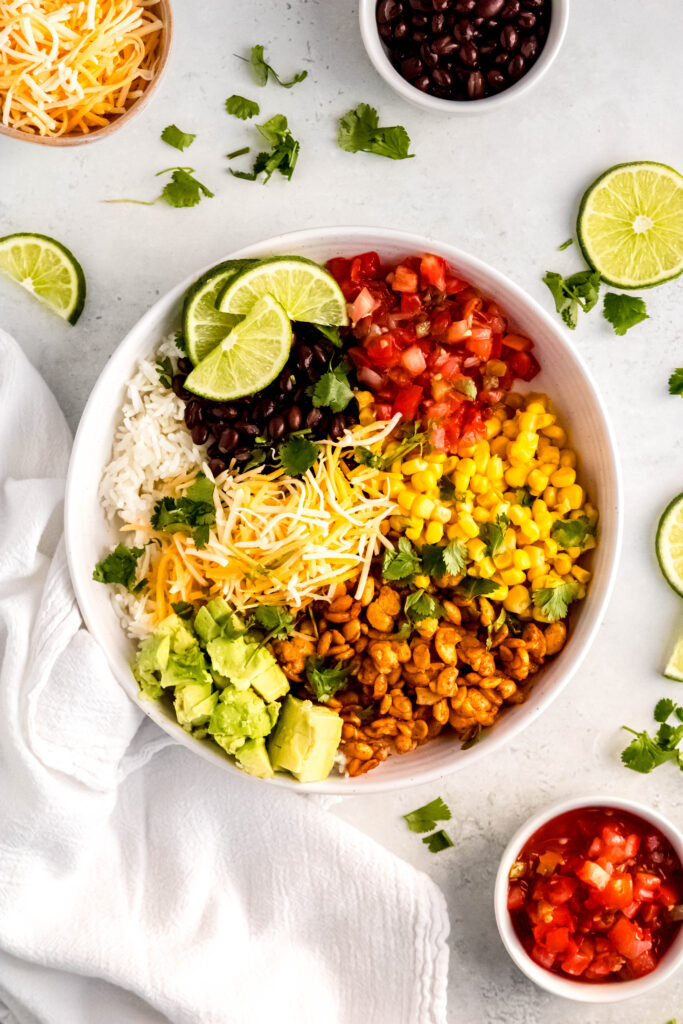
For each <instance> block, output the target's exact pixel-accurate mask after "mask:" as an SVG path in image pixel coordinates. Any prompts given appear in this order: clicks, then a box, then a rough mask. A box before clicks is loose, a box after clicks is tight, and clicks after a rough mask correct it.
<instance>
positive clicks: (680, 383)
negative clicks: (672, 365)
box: [669, 366, 683, 395]
mask: <svg viewBox="0 0 683 1024" xmlns="http://www.w3.org/2000/svg"><path fill="white" fill-rule="evenodd" d="M669 394H670V395H683V366H679V367H678V369H677V370H674V372H673V373H672V374H671V376H670V377H669Z"/></svg>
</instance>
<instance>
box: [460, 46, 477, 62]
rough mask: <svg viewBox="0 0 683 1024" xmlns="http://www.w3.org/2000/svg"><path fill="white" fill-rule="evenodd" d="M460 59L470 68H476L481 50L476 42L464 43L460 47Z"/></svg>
mask: <svg viewBox="0 0 683 1024" xmlns="http://www.w3.org/2000/svg"><path fill="white" fill-rule="evenodd" d="M460 60H461V62H462V63H463V64H466V65H467V67H468V68H476V66H477V64H478V63H479V51H478V50H477V47H476V46H475V44H474V43H472V42H470V43H463V44H462V46H461V47H460Z"/></svg>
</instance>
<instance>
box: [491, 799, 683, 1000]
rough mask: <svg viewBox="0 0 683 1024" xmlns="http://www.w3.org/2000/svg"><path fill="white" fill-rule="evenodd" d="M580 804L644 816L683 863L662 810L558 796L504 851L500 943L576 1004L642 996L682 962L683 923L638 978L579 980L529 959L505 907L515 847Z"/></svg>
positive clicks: (679, 839)
mask: <svg viewBox="0 0 683 1024" xmlns="http://www.w3.org/2000/svg"><path fill="white" fill-rule="evenodd" d="M579 807H614V808H615V809H616V810H619V811H629V812H630V813H631V814H635V815H637V816H638V817H639V818H643V819H644V820H645V821H646V822H648V823H649V824H651V825H654V827H655V828H657V829H659V831H660V832H661V833H662V834H663V835H664V836H665V837H666V838H667V839H668V840H669V842H670V843H671V845H672V846H673V848H674V851H675V853H676V856H677V857H678V859H679V860H680V861H681V864H683V834H681V832H679V830H678V829H677V828H676V826H675V825H673V824H672V823H671V822H670V821H669V820H668V819H667V818H664V817H662V815H661V814H659V813H658V812H657V811H653V810H652V809H651V808H650V807H646V806H645V805H643V804H639V803H635V802H634V801H633V800H623V799H621V798H619V797H612V796H603V795H600V796H582V797H575V798H574V799H572V800H562V801H560V802H559V803H556V804H553V805H552V806H551V807H546V809H545V810H544V811H541V812H540V813H539V814H535V815H534V816H533V817H532V818H529V820H528V821H525V822H524V824H523V825H522V826H521V827H520V828H519V829H517V831H516V832H515V834H514V836H513V837H512V839H511V840H510V842H509V843H508V845H507V847H506V848H505V853H504V854H503V856H502V857H501V861H500V867H499V868H498V874H497V876H496V886H495V890H494V896H493V901H494V909H495V914H496V924H497V925H498V932H499V933H500V937H501V939H502V940H503V945H504V946H505V948H506V949H507V951H508V953H509V954H510V956H511V957H512V959H513V960H514V962H515V963H516V964H517V966H518V967H519V969H520V970H521V971H523V972H524V974H526V976H527V978H530V979H531V980H532V981H533V982H535V983H536V984H537V985H538V986H539V987H540V988H544V989H545V990H546V991H547V992H552V994H553V995H555V996H562V997H563V998H564V999H573V1000H575V1001H576V1002H579V1003H616V1002H620V1001H621V1000H622V999H631V998H633V996H640V995H642V994H643V993H644V992H649V991H650V989H653V988H654V987H655V986H656V985H659V984H660V983H661V982H663V981H665V980H666V978H668V977H669V976H670V975H671V974H673V972H674V971H675V970H676V969H677V968H679V967H680V966H681V965H682V964H683V927H681V928H680V929H679V932H678V935H677V936H676V938H675V939H674V941H673V943H672V944H671V946H669V948H668V950H667V951H666V953H665V954H664V956H663V957H662V959H661V960H660V961H659V963H658V965H657V966H656V967H655V969H654V971H651V972H650V974H646V975H644V976H643V977H642V978H635V979H634V980H633V981H612V982H609V981H607V982H588V981H577V980H575V979H573V978H563V977H562V976H561V975H559V974H553V973H552V972H551V971H547V970H546V969H545V968H544V967H541V966H540V964H537V963H536V962H535V961H534V960H532V959H531V957H530V956H529V954H528V953H527V951H526V950H525V948H524V946H523V945H522V943H521V942H520V940H519V939H518V937H517V933H516V932H515V929H514V927H513V925H512V918H511V917H510V913H509V911H508V908H507V896H508V882H509V871H510V867H511V865H512V864H513V863H514V862H515V860H516V859H517V856H518V854H519V851H520V850H521V849H522V847H523V846H524V844H525V843H526V841H527V840H528V839H529V838H530V837H531V836H532V835H533V834H534V832H536V831H537V830H538V829H539V828H541V826H542V825H545V824H546V822H548V821H551V820H552V819H553V818H556V817H558V815H560V814H566V812H567V811H574V810H576V809H577V808H579Z"/></svg>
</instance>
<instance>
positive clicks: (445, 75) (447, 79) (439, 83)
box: [432, 68, 453, 90]
mask: <svg viewBox="0 0 683 1024" xmlns="http://www.w3.org/2000/svg"><path fill="white" fill-rule="evenodd" d="M432 82H433V83H434V85H435V86H436V87H437V89H444V90H448V89H450V88H451V87H452V85H453V75H452V74H451V73H450V71H446V69H445V68H435V69H434V71H432Z"/></svg>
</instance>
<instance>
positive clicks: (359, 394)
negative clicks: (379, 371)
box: [355, 391, 373, 409]
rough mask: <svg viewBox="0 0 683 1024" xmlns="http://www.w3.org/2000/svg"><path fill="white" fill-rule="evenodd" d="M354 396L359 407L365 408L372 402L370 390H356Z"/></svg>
mask: <svg viewBox="0 0 683 1024" xmlns="http://www.w3.org/2000/svg"><path fill="white" fill-rule="evenodd" d="M355 398H356V401H357V402H358V408H359V409H367V407H368V406H369V405H372V402H373V398H372V392H371V391H356V394H355Z"/></svg>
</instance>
